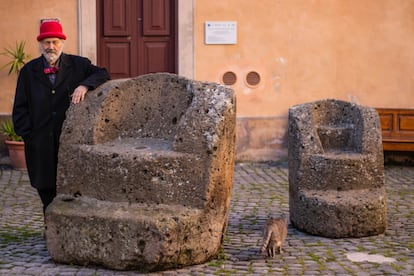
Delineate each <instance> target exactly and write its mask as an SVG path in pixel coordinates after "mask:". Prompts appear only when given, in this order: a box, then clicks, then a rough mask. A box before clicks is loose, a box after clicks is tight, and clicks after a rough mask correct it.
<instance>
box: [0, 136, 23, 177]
mask: <svg viewBox="0 0 414 276" xmlns="http://www.w3.org/2000/svg"><path fill="white" fill-rule="evenodd" d="M5 143H6V145H7V148H8V149H9V157H10V161H11V165H12V166H13V168H14V169H15V170H26V169H27V168H26V157H25V155H24V142H17V141H9V140H6V141H5Z"/></svg>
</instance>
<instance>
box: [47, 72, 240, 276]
mask: <svg viewBox="0 0 414 276" xmlns="http://www.w3.org/2000/svg"><path fill="white" fill-rule="evenodd" d="M235 123H236V110H235V95H234V92H233V90H231V89H230V88H228V87H225V86H222V85H220V84H215V83H206V82H197V81H192V80H188V79H186V78H183V77H179V76H177V75H174V74H168V73H157V74H148V75H144V76H140V77H136V78H132V79H123V80H113V81H109V82H107V83H105V84H104V85H102V86H101V87H99V88H98V89H96V90H95V91H90V92H88V97H87V99H86V101H84V102H82V103H81V104H78V105H72V106H71V107H70V108H69V110H68V112H67V119H66V121H65V123H64V126H63V130H62V136H61V145H60V150H59V164H58V179H57V187H58V196H57V197H56V198H55V200H54V201H53V202H52V204H51V205H50V206H49V207H48V208H47V211H46V226H47V230H46V236H47V248H48V250H49V253H50V255H51V257H52V259H53V260H55V261H56V262H63V263H71V264H79V265H86V264H97V265H103V266H105V267H108V268H111V269H117V270H127V269H137V270H141V271H154V270H164V269H169V268H176V267H181V266H186V265H192V264H198V263H202V262H205V261H207V260H209V259H211V258H212V257H213V256H214V255H215V254H216V253H217V251H218V250H219V248H220V246H221V243H222V237H223V234H224V232H225V230H226V226H227V220H228V214H229V204H230V195H231V189H232V178H233V169H234V147H235Z"/></svg>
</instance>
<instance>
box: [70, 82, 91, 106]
mask: <svg viewBox="0 0 414 276" xmlns="http://www.w3.org/2000/svg"><path fill="white" fill-rule="evenodd" d="M86 92H88V87H86V86H84V85H79V86H78V87H76V89H75V91H73V94H72V103H74V104H78V103H80V102H81V101H83V100H84V99H85V95H86Z"/></svg>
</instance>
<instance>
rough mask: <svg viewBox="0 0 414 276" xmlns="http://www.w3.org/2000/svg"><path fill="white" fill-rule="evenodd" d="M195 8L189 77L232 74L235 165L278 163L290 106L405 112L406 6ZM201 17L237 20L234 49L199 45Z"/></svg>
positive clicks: (413, 94) (239, 2)
mask: <svg viewBox="0 0 414 276" xmlns="http://www.w3.org/2000/svg"><path fill="white" fill-rule="evenodd" d="M195 8H196V10H195V50H194V51H195V78H196V79H202V80H210V81H221V77H222V74H223V73H224V72H226V71H232V72H234V73H236V75H237V77H238V81H237V82H236V84H235V85H233V88H234V89H235V90H236V92H237V114H238V118H239V120H238V132H237V138H238V143H237V146H238V150H237V158H238V159H239V160H240V159H256V160H266V159H278V158H279V157H281V155H280V154H282V155H283V149H284V148H285V146H284V145H285V143H286V130H287V129H286V125H287V111H288V108H289V107H290V106H292V105H295V104H299V103H304V102H308V101H314V100H318V99H323V98H336V99H342V100H347V101H351V102H356V103H359V104H362V105H368V106H372V107H398V108H403V107H404V108H414V91H413V89H414V16H413V12H412V11H413V10H414V1H412V0H400V1H395V0H375V1H360V0H346V1H344V0H324V1H322V0H321V1H311V0H281V1H275V0H257V1H251V0H226V1H221V0H197V1H196V7H195ZM205 21H237V24H238V42H237V44H235V45H206V44H204V22H205ZM249 71H256V72H258V73H259V74H260V75H261V83H260V84H259V85H258V86H257V87H254V88H250V87H248V86H247V85H246V83H245V81H244V78H245V74H246V73H247V72H249ZM241 119H243V120H241ZM275 128H276V129H275ZM280 150H282V152H281V151H280Z"/></svg>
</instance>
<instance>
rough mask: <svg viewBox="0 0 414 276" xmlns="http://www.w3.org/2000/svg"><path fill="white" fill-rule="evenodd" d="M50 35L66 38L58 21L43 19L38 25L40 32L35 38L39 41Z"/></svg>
mask: <svg viewBox="0 0 414 276" xmlns="http://www.w3.org/2000/svg"><path fill="white" fill-rule="evenodd" d="M50 37H57V38H61V39H66V35H65V34H64V33H63V32H62V25H60V23H59V22H57V21H45V22H42V24H41V25H40V34H39V35H38V36H37V40H38V41H41V40H43V39H45V38H50Z"/></svg>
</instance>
